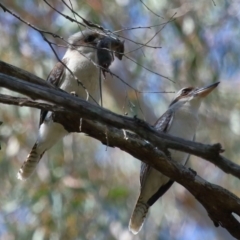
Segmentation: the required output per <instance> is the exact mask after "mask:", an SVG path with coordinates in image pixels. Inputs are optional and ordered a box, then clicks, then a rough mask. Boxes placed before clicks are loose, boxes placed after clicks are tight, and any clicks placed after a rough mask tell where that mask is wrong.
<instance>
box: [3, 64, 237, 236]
mask: <svg viewBox="0 0 240 240" xmlns="http://www.w3.org/2000/svg"><path fill="white" fill-rule="evenodd" d="M1 66H3V65H2V62H0V72H1V73H0V86H1V87H5V88H8V89H11V90H13V91H16V92H19V93H22V94H25V95H27V96H28V97H30V98H32V99H40V100H44V101H47V102H49V103H50V104H47V103H42V102H41V103H40V102H37V101H33V100H31V99H27V98H17V97H11V96H6V95H0V102H2V103H5V104H14V105H19V106H29V107H34V108H40V109H47V110H51V111H54V118H55V119H56V120H57V121H58V122H60V123H62V124H63V125H64V126H65V128H66V129H67V130H68V131H70V132H80V130H79V129H81V131H82V132H84V133H86V134H88V135H89V136H91V137H94V138H96V139H98V140H99V141H101V142H102V143H103V144H105V145H107V146H111V147H119V148H120V149H122V150H123V151H126V152H128V153H129V154H131V155H132V156H134V157H136V158H138V159H139V160H141V161H143V162H145V163H147V164H149V165H151V166H152V167H154V168H155V169H157V170H158V171H160V172H162V173H163V174H164V175H166V176H168V177H170V178H171V179H173V180H175V181H177V182H178V183H180V184H181V185H183V186H184V187H185V188H186V189H188V190H189V191H190V192H191V193H192V194H193V195H194V196H195V198H196V199H197V200H198V201H199V202H200V203H201V204H202V205H203V206H204V208H205V209H206V211H207V212H208V215H209V217H210V218H211V219H212V221H213V222H214V224H215V226H218V225H221V226H222V227H224V228H226V229H227V230H228V231H229V233H230V234H232V236H234V237H236V238H238V239H239V238H240V231H239V229H240V223H239V222H238V221H237V220H236V219H235V218H234V216H233V215H232V213H236V214H237V215H239V216H240V199H239V198H238V197H237V196H235V195H234V194H232V193H231V192H229V191H228V190H226V189H224V188H222V187H220V186H217V185H214V184H211V183H209V182H207V181H205V180H204V179H202V178H201V177H199V176H198V175H197V174H196V172H194V171H193V170H191V169H187V168H186V167H184V166H182V165H181V164H179V163H177V162H175V161H173V160H171V159H168V158H167V157H166V155H165V154H164V152H165V151H166V150H167V149H168V148H172V149H176V150H179V151H184V152H188V153H191V154H194V155H197V156H200V157H202V158H204V159H206V160H208V161H210V162H212V163H214V164H215V165H217V166H218V167H219V168H221V169H222V170H223V171H225V172H227V173H231V174H233V175H234V176H236V177H238V178H240V167H239V166H238V165H237V164H234V163H232V162H231V161H230V160H228V159H226V158H224V157H223V156H221V155H220V152H221V145H220V144H214V145H205V144H201V143H196V142H190V141H186V140H183V139H180V138H176V137H173V136H170V135H167V134H164V133H157V132H155V130H154V128H152V127H151V126H150V125H148V124H147V123H145V122H143V121H142V120H139V119H136V118H129V117H124V116H120V115H117V114H114V113H112V112H110V111H108V110H106V109H103V108H100V107H98V106H95V105H92V104H90V103H89V102H86V101H84V100H82V99H80V98H77V97H74V96H71V95H70V94H68V93H65V92H63V91H60V90H58V89H55V88H54V87H49V86H47V85H46V82H44V81H42V80H40V79H39V78H37V77H35V76H34V75H31V74H28V73H27V72H25V71H22V70H21V71H20V70H18V69H17V68H14V67H12V68H13V69H14V71H7V72H6V71H5V72H4V70H2V67H1ZM6 67H7V68H8V69H11V66H7V65H6ZM3 73H4V74H3ZM21 75H23V76H21ZM24 76H25V78H24ZM26 76H28V78H27V77H26ZM26 79H28V81H26ZM36 80H38V81H40V82H37V81H36ZM53 96H54V97H53ZM63 111H65V113H64V114H62V112H63ZM80 118H84V119H85V120H83V121H81V122H82V124H81V125H80ZM91 119H94V121H92V120H91ZM69 123H71V124H69ZM122 129H126V130H131V131H133V132H134V133H129V132H127V131H125V130H122ZM106 135H107V138H106ZM146 140H147V141H146ZM156 146H158V148H156Z"/></svg>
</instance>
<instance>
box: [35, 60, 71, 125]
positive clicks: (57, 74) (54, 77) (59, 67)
mask: <svg viewBox="0 0 240 240" xmlns="http://www.w3.org/2000/svg"><path fill="white" fill-rule="evenodd" d="M67 61H68V60H67V59H66V58H64V59H63V60H62V62H63V63H64V64H65V65H66V64H67ZM64 70H65V66H64V65H63V64H62V63H61V62H58V63H57V64H56V65H55V66H54V68H53V69H52V71H51V72H50V74H49V75H48V77H47V81H48V82H50V83H51V84H53V85H54V86H56V87H59V85H60V83H61V79H62V77H63V74H64ZM47 113H48V111H46V110H41V113H40V121H39V126H40V125H41V124H42V123H43V121H44V119H45V118H46V115H47Z"/></svg>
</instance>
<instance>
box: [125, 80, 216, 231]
mask: <svg viewBox="0 0 240 240" xmlns="http://www.w3.org/2000/svg"><path fill="white" fill-rule="evenodd" d="M218 84H219V82H216V83H214V84H212V85H209V86H207V87H203V88H193V87H188V88H183V89H181V90H180V91H179V92H178V93H177V95H176V97H175V98H174V99H173V101H172V102H171V104H170V105H169V108H168V110H167V111H166V112H165V113H164V114H163V115H162V116H161V117H160V118H159V119H158V120H157V122H156V123H155V125H154V127H155V129H156V131H160V132H166V133H168V134H171V135H173V136H176V137H180V138H184V139H186V140H194V138H195V133H196V129H197V125H198V110H199V107H200V105H201V102H202V100H203V99H204V97H206V96H207V95H208V94H209V93H210V92H211V91H212V90H213V89H215V88H216V87H217V86H218ZM170 154H171V158H172V159H173V160H175V161H177V162H179V163H181V164H183V165H185V164H186V162H187V160H188V158H189V154H187V153H185V152H180V151H176V150H170ZM173 183H174V181H173V180H171V179H169V178H168V177H166V176H164V175H163V174H161V173H160V172H158V171H157V170H155V169H154V168H152V167H150V166H149V165H147V164H145V163H142V165H141V172H140V184H141V189H140V195H139V198H138V200H137V203H136V206H135V209H134V211H133V213H132V216H131V219H130V222H129V230H130V231H131V232H132V233H133V234H137V233H138V232H139V231H140V230H141V228H142V226H143V222H144V219H145V217H146V214H147V212H148V209H149V207H151V206H152V205H153V204H154V203H155V202H156V201H157V200H158V199H159V198H160V197H161V196H162V195H163V194H164V193H165V192H166V191H167V190H168V189H169V188H170V187H171V186H172V184H173Z"/></svg>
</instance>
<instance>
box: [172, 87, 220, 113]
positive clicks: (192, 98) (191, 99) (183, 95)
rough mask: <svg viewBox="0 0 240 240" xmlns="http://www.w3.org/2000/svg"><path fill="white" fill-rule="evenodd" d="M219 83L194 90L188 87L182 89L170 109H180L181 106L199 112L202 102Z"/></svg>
mask: <svg viewBox="0 0 240 240" xmlns="http://www.w3.org/2000/svg"><path fill="white" fill-rule="evenodd" d="M218 84H219V82H216V83H213V84H211V85H208V86H206V87H202V88H194V87H187V88H182V89H181V90H180V91H179V92H178V93H177V95H176V97H175V98H174V99H173V101H172V102H171V104H170V105H169V108H174V109H177V108H180V107H181V106H183V105H184V106H186V107H190V108H193V109H196V110H198V108H199V106H200V104H201V102H202V100H203V99H204V98H205V97H206V96H207V95H208V94H209V93H210V92H212V91H213V89H215V88H216V87H217V86H218Z"/></svg>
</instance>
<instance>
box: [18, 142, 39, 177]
mask: <svg viewBox="0 0 240 240" xmlns="http://www.w3.org/2000/svg"><path fill="white" fill-rule="evenodd" d="M43 154H44V152H43V153H42V154H39V153H38V152H37V144H34V146H33V148H32V150H31V152H30V153H29V155H28V157H27V159H26V160H25V162H24V163H23V165H22V167H21V168H20V169H19V171H18V174H17V178H18V179H19V180H26V179H27V178H28V177H30V175H31V174H32V173H33V172H34V170H35V168H36V166H37V164H38V162H39V161H40V159H41V157H42V155H43Z"/></svg>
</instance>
